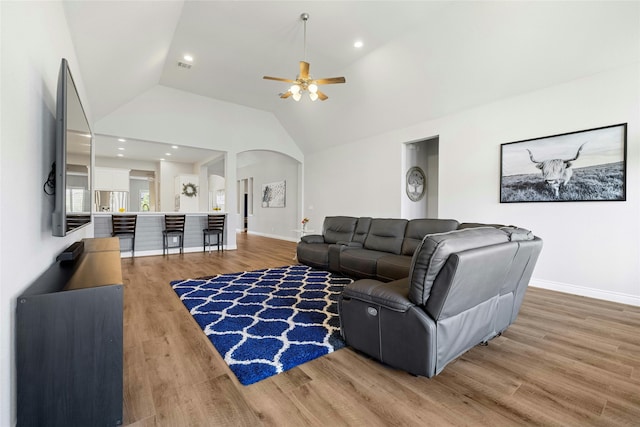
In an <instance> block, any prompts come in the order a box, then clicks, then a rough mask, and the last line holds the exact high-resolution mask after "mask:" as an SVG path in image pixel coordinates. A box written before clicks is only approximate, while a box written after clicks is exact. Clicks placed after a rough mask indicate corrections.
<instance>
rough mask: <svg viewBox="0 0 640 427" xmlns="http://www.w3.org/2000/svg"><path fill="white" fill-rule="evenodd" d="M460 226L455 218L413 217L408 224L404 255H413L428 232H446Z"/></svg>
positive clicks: (403, 243)
mask: <svg viewBox="0 0 640 427" xmlns="http://www.w3.org/2000/svg"><path fill="white" fill-rule="evenodd" d="M456 228H458V221H456V220H455V219H433V218H424V219H412V220H410V221H409V223H408V224H407V229H406V231H405V232H404V241H403V242H402V255H409V256H413V253H414V252H415V251H416V248H417V247H418V245H419V244H420V242H422V239H424V236H426V235H427V234H434V233H444V232H447V231H452V230H455V229H456Z"/></svg>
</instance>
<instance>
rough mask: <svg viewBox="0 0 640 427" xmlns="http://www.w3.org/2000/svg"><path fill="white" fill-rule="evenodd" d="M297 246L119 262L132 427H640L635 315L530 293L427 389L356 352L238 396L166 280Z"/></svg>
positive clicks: (242, 244) (286, 259) (246, 241)
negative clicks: (482, 343)
mask: <svg viewBox="0 0 640 427" xmlns="http://www.w3.org/2000/svg"><path fill="white" fill-rule="evenodd" d="M294 252H295V243H292V242H286V241H280V240H273V239H267V238H264V237H258V236H247V235H246V234H238V250H237V251H225V252H224V253H222V252H220V253H218V252H212V253H190V254H184V255H179V254H173V255H169V256H165V257H162V256H156V257H141V258H136V259H133V260H132V259H127V258H125V259H123V260H122V270H123V276H124V281H125V285H126V286H125V298H124V299H125V308H124V316H125V317H124V319H125V323H124V338H125V344H124V366H125V372H124V425H128V426H135V427H143V426H144V427H150V426H171V427H179V426H261V425H266V426H329V425H331V426H339V425H350V426H360V425H362V426H364V425H366V426H389V425H400V426H412V425H429V426H449V425H451V426H464V425H474V426H476V425H490V426H512V425H557V426H585V425H599V426H605V425H611V426H623V425H635V426H639V425H640V307H633V306H626V305H621V304H615V303H611V302H606V301H600V300H594V299H589V298H584V297H578V296H572V295H567V294H562V293H557V292H552V291H548V290H543V289H536V288H529V290H528V291H527V295H526V297H525V300H524V303H523V306H522V309H521V311H520V315H519V317H518V319H517V320H516V322H515V323H514V324H513V325H512V326H511V327H510V328H509V329H508V330H507V331H506V332H505V333H504V334H503V335H502V336H501V337H498V338H496V339H494V340H492V341H491V342H490V343H489V345H488V346H486V347H476V348H474V349H472V350H471V351H469V352H467V353H466V354H464V355H463V356H462V357H460V358H459V359H458V360H456V361H455V362H453V363H451V364H449V365H448V366H447V367H446V368H445V370H444V371H443V372H442V373H441V374H440V375H438V376H436V377H434V378H431V379H427V378H422V377H413V376H411V375H409V374H407V373H405V372H402V371H398V370H395V369H392V368H389V367H387V366H384V365H382V364H380V363H378V362H376V361H374V360H371V359H369V358H367V357H366V356H364V355H362V354H360V353H357V352H355V351H353V350H351V349H350V348H345V349H341V350H338V351H336V352H334V353H332V354H330V355H327V356H324V357H321V358H319V359H316V360H314V361H311V362H309V363H305V364H303V365H301V366H298V367H297V368H294V369H292V370H290V371H288V372H285V373H283V374H280V375H276V376H274V377H271V378H268V379H266V380H263V381H261V382H258V383H256V384H253V385H251V386H243V385H241V384H240V383H239V382H238V381H237V380H236V378H235V376H234V375H233V373H231V371H230V370H229V368H228V367H227V365H226V364H225V362H224V360H223V359H222V357H221V356H220V355H219V354H218V352H217V351H216V350H215V348H214V347H213V346H212V345H211V343H210V342H209V340H208V339H207V338H206V336H205V335H204V333H203V332H202V331H201V330H200V328H199V326H198V325H197V324H196V322H195V321H194V320H193V318H192V317H191V316H190V315H189V313H188V311H187V310H186V308H185V307H184V306H183V305H182V303H181V302H180V300H179V299H178V297H177V296H176V294H175V293H174V292H173V290H172V289H171V287H170V286H169V282H170V281H171V280H177V279H185V278H189V277H200V276H208V275H213V274H219V273H231V272H238V271H247V270H255V269H259V268H268V267H279V266H283V265H290V264H292V263H293V262H294V261H292V256H293V255H294Z"/></svg>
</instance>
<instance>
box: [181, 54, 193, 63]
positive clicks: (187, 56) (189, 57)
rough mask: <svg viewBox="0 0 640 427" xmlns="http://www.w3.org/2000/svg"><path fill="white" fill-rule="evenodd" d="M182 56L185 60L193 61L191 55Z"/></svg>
mask: <svg viewBox="0 0 640 427" xmlns="http://www.w3.org/2000/svg"><path fill="white" fill-rule="evenodd" d="M182 58H183V59H184V60H185V61H187V62H193V56H191V55H185V56H183V57H182Z"/></svg>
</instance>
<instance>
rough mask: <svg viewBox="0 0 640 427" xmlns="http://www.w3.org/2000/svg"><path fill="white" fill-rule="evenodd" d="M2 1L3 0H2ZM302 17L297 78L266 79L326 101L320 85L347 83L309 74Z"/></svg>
mask: <svg viewBox="0 0 640 427" xmlns="http://www.w3.org/2000/svg"><path fill="white" fill-rule="evenodd" d="M0 1H1V0H0ZM300 19H301V20H302V21H303V23H304V61H300V73H299V74H298V75H297V76H296V79H295V80H291V79H286V78H283V77H270V76H264V77H262V78H263V79H266V80H276V81H279V82H287V83H293V85H292V86H290V87H289V90H288V91H287V92H285V93H280V94H279V96H280V98H281V99H287V98H293V99H294V101H300V99H301V98H302V94H303V93H308V94H309V98H310V99H311V100H312V101H315V100H316V99H318V98H319V99H320V100H321V101H326V100H327V99H328V98H329V97H328V96H327V95H326V94H324V93H322V92H320V90H318V86H319V85H328V84H336V83H346V80H345V78H344V77H329V78H322V79H314V78H313V77H311V75H310V74H309V63H308V62H307V21H308V20H309V14H308V13H303V14H301V15H300Z"/></svg>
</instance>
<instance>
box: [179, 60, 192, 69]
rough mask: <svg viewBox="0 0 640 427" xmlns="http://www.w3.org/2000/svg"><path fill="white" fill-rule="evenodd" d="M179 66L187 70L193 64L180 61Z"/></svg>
mask: <svg viewBox="0 0 640 427" xmlns="http://www.w3.org/2000/svg"><path fill="white" fill-rule="evenodd" d="M178 68H184V69H185V70H190V69H191V64H189V63H188V62H182V61H178Z"/></svg>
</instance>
